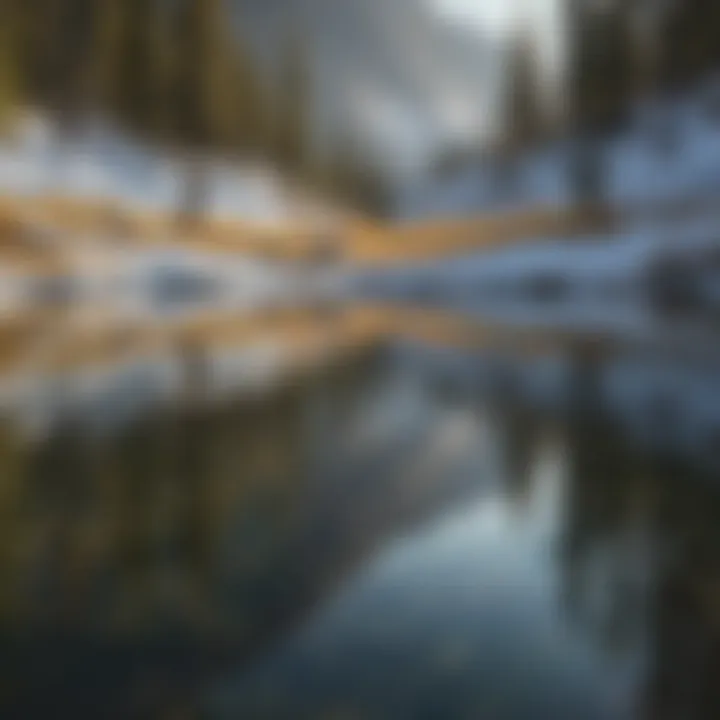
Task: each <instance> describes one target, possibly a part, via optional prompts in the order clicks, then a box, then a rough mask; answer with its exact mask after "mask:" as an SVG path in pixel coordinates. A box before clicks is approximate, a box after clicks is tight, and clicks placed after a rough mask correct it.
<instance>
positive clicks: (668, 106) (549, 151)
mask: <svg viewBox="0 0 720 720" xmlns="http://www.w3.org/2000/svg"><path fill="white" fill-rule="evenodd" d="M717 86H718V81H717V80H714V81H711V82H708V83H707V84H706V85H705V86H702V87H701V88H699V89H698V90H697V91H696V92H694V93H692V94H690V95H689V96H687V97H685V98H682V99H679V100H675V101H673V102H664V103H660V102H655V103H645V104H644V105H640V106H639V107H638V108H637V109H636V112H635V113H634V116H633V118H632V122H631V123H630V126H629V128H628V129H627V130H626V131H625V133H624V134H622V135H620V136H619V137H617V138H615V139H612V140H609V141H608V142H607V143H606V154H605V160H606V162H607V178H606V191H607V199H608V200H609V201H610V202H611V203H613V204H614V205H615V206H617V207H620V208H629V207H632V206H633V205H637V204H638V203H649V202H666V201H668V200H680V199H683V198H689V197H698V196H702V195H707V194H709V193H711V192H713V191H714V190H715V189H716V188H717V187H718V185H719V184H720V118H718V117H714V115H717V112H716V111H715V110H714V109H713V108H712V104H713V103H715V104H717V101H716V99H715V98H714V97H713V95H714V94H717V92H718V87H717ZM663 128H672V133H673V135H674V137H673V139H672V142H671V144H670V145H669V146H668V147H665V148H664V147H662V142H661V141H660V140H659V139H658V136H659V134H660V133H661V132H662V129H663ZM571 152H572V147H571V144H570V143H569V142H568V141H566V140H563V141H558V142H554V143H551V144H549V145H547V146H546V147H542V148H540V149H539V150H537V151H535V152H532V153H529V154H528V155H527V156H526V157H524V158H521V159H520V160H519V161H518V163H517V171H516V179H515V182H514V183H513V184H512V186H511V187H510V188H509V189H501V188H499V187H498V183H497V181H496V175H495V172H494V170H493V168H492V165H491V163H490V162H488V161H485V162H482V161H477V162H469V163H468V164H467V165H466V166H465V167H461V168H458V169H457V170H456V171H455V172H454V173H453V174H451V175H450V176H449V177H447V176H446V177H444V178H437V179H435V180H432V179H431V180H429V181H428V182H426V183H422V184H420V185H419V186H418V185H415V186H414V187H410V188H407V189H406V190H405V192H403V193H402V194H401V197H400V200H399V203H398V215H399V216H400V217H401V218H409V217H412V218H418V217H430V216H450V215H472V214H476V213H481V212H486V211H500V210H512V209H521V208H528V207H533V206H536V205H539V204H545V205H548V204H549V205H555V206H557V205H565V204H568V203H569V202H571V199H572V194H571V188H570V187H569V184H568V182H567V172H566V171H567V166H568V162H569V160H570V157H571Z"/></svg>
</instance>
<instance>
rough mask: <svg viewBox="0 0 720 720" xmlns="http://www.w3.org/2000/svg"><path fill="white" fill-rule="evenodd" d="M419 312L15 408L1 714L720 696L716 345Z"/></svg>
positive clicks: (8, 470) (686, 711) (616, 712)
mask: <svg viewBox="0 0 720 720" xmlns="http://www.w3.org/2000/svg"><path fill="white" fill-rule="evenodd" d="M322 322H331V321H330V320H323V321H322ZM332 322H335V320H333V321H332ZM478 324H479V323H478ZM434 327H435V329H436V330H437V327H436V326H434ZM402 330H403V329H402V328H399V329H398V332H395V333H389V334H384V335H383V336H382V338H378V339H377V340H376V341H373V342H365V343H363V344H362V345H361V346H358V347H354V348H353V351H352V352H351V353H345V354H329V355H327V354H326V355H322V362H306V363H304V365H303V368H302V372H280V373H277V374H275V375H273V377H272V378H270V379H268V378H264V380H263V382H262V383H260V382H259V380H258V379H257V377H258V376H257V375H250V376H248V375H247V365H242V364H240V365H238V366H237V367H236V366H235V365H232V364H231V365H230V369H228V365H227V363H226V364H225V365H222V364H220V365H219V364H218V363H215V362H212V361H211V360H212V357H211V355H210V354H205V353H203V352H201V351H200V350H199V349H198V347H199V346H193V347H192V349H190V350H188V349H187V348H186V349H184V350H182V351H181V352H180V355H181V357H180V363H179V365H180V367H181V369H182V370H183V372H182V373H181V375H182V378H184V379H183V380H182V381H181V382H180V384H179V385H176V386H175V390H174V391H173V392H172V393H170V392H168V393H165V394H159V393H157V392H155V389H156V388H157V386H158V385H159V384H160V385H162V383H161V382H160V380H158V378H160V377H164V376H163V374H162V373H159V374H158V373H155V374H153V375H152V377H153V378H154V379H153V380H152V381H150V380H148V379H147V377H146V376H142V377H145V380H144V381H143V382H140V380H139V379H138V378H139V377H140V376H138V375H132V374H131V375H128V376H125V377H124V379H123V384H121V385H118V386H117V387H114V388H113V387H108V386H107V383H112V382H117V378H115V379H114V380H111V379H108V378H105V380H104V381H101V380H100V379H96V382H95V383H94V384H91V387H90V389H87V388H86V389H85V391H84V395H83V398H84V400H83V403H74V402H73V398H75V393H74V392H73V393H68V392H65V394H63V392H64V391H63V388H65V391H66V390H67V387H66V386H65V385H63V384H62V382H61V381H60V380H57V379H55V380H53V379H52V378H50V379H48V378H45V381H44V384H42V385H41V386H39V387H40V389H39V390H37V392H36V393H35V395H34V397H35V402H36V406H34V407H35V411H34V412H33V413H30V414H28V412H27V409H26V410H25V411H24V412H23V413H20V412H19V411H18V410H17V408H15V409H14V410H13V411H12V412H11V411H10V410H7V411H6V412H5V413H4V414H3V416H2V422H1V423H0V466H1V468H2V472H1V476H2V483H1V487H0V489H1V492H2V502H1V503H0V513H2V518H1V520H0V532H2V533H3V534H4V538H3V542H2V543H1V544H0V573H2V581H1V583H0V587H1V588H2V593H1V594H0V633H1V638H0V669H1V670H2V672H1V673H0V677H2V680H1V681H0V707H4V708H5V711H4V712H3V713H2V716H3V717H22V718H27V717H73V718H77V717H118V718H124V717H158V718H216V719H217V720H224V719H225V718H228V719H229V718H288V719H291V718H292V719H296V718H298V719H302V718H320V719H325V718H327V719H328V720H329V719H341V718H342V719H355V718H372V719H376V718H380V719H381V718H388V719H392V720H396V719H403V718H408V719H414V718H419V719H425V718H427V719H434V718H460V719H465V718H468V719H470V718H483V719H484V718H488V719H491V718H492V719H493V720H495V719H508V720H516V719H517V720H524V719H525V718H527V719H528V720H538V719H545V718H548V719H551V718H552V719H553V720H564V719H567V720H576V719H577V718H583V719H587V720H591V719H593V718H598V720H604V719H608V720H615V719H618V720H621V719H623V718H643V719H644V718H648V719H650V718H652V719H653V720H655V719H657V718H691V719H694V718H717V717H720V685H719V684H718V683H717V681H716V679H717V677H718V673H719V672H720V364H718V363H717V362H714V361H713V359H712V357H710V356H709V355H708V354H707V353H703V354H702V355H700V356H698V354H697V353H693V352H690V350H689V348H688V346H686V345H682V344H679V345H678V344H677V343H676V344H674V345H673V344H672V343H668V342H664V343H661V344H658V343H655V344H653V342H650V341H649V340H647V339H646V338H645V339H643V341H642V342H637V343H634V342H632V341H631V339H628V338H627V337H624V338H623V339H622V340H621V341H618V342H609V341H604V340H598V339H597V338H587V337H584V338H583V337H578V336H575V335H573V334H572V333H570V334H568V335H566V336H564V337H559V336H558V335H557V334H554V335H553V337H550V336H549V333H545V332H537V333H534V334H533V335H532V337H530V338H529V337H527V335H526V334H523V333H521V332H514V333H513V334H512V336H508V335H506V334H503V333H501V332H498V329H497V328H495V329H494V330H493V331H487V332H482V333H479V334H478V335H477V336H473V337H472V338H470V337H469V336H468V337H460V338H458V333H457V331H456V330H455V331H454V332H452V333H451V332H448V333H441V332H432V333H430V332H428V333H423V334H420V333H416V332H409V331H407V327H406V328H405V331H402ZM331 332H332V331H331ZM420 335H422V337H421V336H420ZM480 338H481V339H480ZM459 340H465V341H466V342H460V341H459ZM183 353H184V355H183ZM260 364H261V365H262V364H263V363H262V362H261V363H260ZM221 367H222V368H223V372H224V373H225V379H224V382H223V383H221V384H220V385H219V386H218V384H217V382H215V380H216V379H217V378H216V377H215V376H216V375H217V374H218V372H219V368H221ZM233 368H235V370H233ZM233 372H241V373H245V375H244V377H245V383H240V382H236V383H233V382H229V381H228V375H229V376H232V375H233ZM133 378H134V379H133ZM248 378H249V379H248ZM66 380H67V379H66ZM103 382H105V385H104V384H103ZM163 387H165V386H164V385H163ZM211 387H212V388H214V389H213V391H212V392H210V391H209V388H211ZM218 387H220V388H221V390H220V391H218V390H217V388H218ZM178 388H179V389H178ZM37 396H41V397H40V400H43V399H44V400H47V402H45V403H44V404H43V402H40V406H42V407H43V408H45V407H46V406H48V407H49V406H52V412H50V411H49V410H47V409H45V410H44V411H43V412H39V411H38V409H37V402H39V401H38V397H37ZM60 396H62V398H63V400H62V402H61V401H59V400H58V398H59V397H60ZM160 398H162V399H160ZM51 400H52V402H50V401H51ZM38 415H39V416H40V417H41V419H42V420H43V421H42V422H39V421H38V420H37V416H38ZM49 416H52V421H49V420H48V417H49ZM30 420H32V422H31V421H30Z"/></svg>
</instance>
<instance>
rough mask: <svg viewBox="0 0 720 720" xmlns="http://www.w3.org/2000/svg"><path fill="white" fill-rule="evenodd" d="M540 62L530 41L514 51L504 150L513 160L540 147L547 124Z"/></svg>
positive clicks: (522, 41) (520, 41)
mask: <svg viewBox="0 0 720 720" xmlns="http://www.w3.org/2000/svg"><path fill="white" fill-rule="evenodd" d="M537 68H538V58H537V54H536V52H535V48H534V46H533V45H532V44H531V43H530V42H529V41H528V39H527V38H526V37H521V38H519V39H518V40H516V41H515V42H514V43H513V44H512V46H511V49H510V52H509V57H508V63H507V75H506V78H507V79H506V86H505V106H504V117H503V127H504V138H505V139H504V143H503V144H504V149H505V151H506V154H507V155H509V156H513V155H516V154H519V153H522V152H524V151H526V150H527V149H529V148H532V147H533V146H534V145H536V144H537V143H538V142H539V141H540V140H541V138H542V133H543V126H544V123H545V120H544V114H543V111H542V102H541V96H540V87H539V81H538V73H537Z"/></svg>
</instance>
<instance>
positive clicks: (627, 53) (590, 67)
mask: <svg viewBox="0 0 720 720" xmlns="http://www.w3.org/2000/svg"><path fill="white" fill-rule="evenodd" d="M571 45H572V48H571V53H570V74H569V78H568V80H569V87H568V97H569V120H570V126H571V130H572V132H573V135H574V136H575V140H576V144H577V149H576V152H575V154H574V157H573V158H572V162H571V168H570V169H571V182H572V185H573V188H574V189H575V192H576V196H577V199H578V200H579V201H580V202H592V201H597V200H600V199H601V198H602V196H603V185H604V170H603V164H604V157H603V147H602V146H603V142H604V140H605V138H606V137H607V136H609V135H611V134H613V133H615V132H617V131H618V130H620V129H621V128H622V127H623V125H624V123H625V121H626V120H627V117H628V113H629V110H630V107H631V104H632V102H633V99H634V98H633V85H634V82H633V57H634V56H633V52H632V36H631V31H630V23H629V19H628V16H627V8H626V7H625V6H624V5H623V4H622V3H620V2H618V1H617V0H616V2H615V3H612V4H610V5H607V6H603V7H602V8H598V7H597V6H596V5H593V4H590V3H587V2H584V1H583V0H575V2H574V3H573V4H572V6H571Z"/></svg>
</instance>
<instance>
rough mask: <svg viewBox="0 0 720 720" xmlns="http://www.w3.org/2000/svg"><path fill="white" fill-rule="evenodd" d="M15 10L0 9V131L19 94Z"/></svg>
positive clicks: (14, 6)
mask: <svg viewBox="0 0 720 720" xmlns="http://www.w3.org/2000/svg"><path fill="white" fill-rule="evenodd" d="M17 10H18V8H17V6H16V5H15V4H13V3H7V4H6V5H3V6H2V7H0V130H2V129H3V125H4V124H5V122H6V120H7V119H8V116H9V115H10V112H11V111H12V109H13V107H14V106H15V105H16V104H17V102H18V100H19V94H20V81H21V80H20V71H21V68H20V66H19V58H18V55H17V52H16V47H17V46H16V44H15V43H16V40H17V37H16V33H17V32H18V29H19V28H18V21H19V17H18V15H17Z"/></svg>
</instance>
